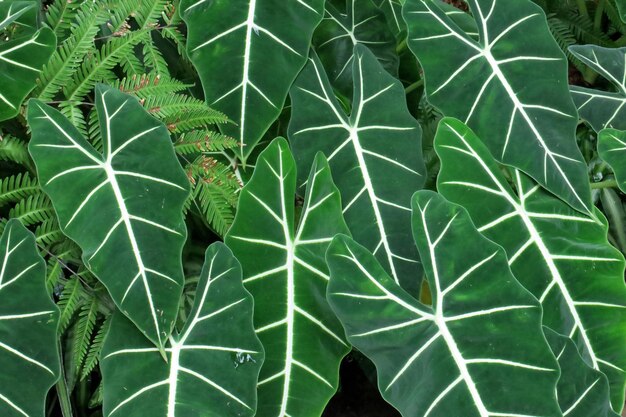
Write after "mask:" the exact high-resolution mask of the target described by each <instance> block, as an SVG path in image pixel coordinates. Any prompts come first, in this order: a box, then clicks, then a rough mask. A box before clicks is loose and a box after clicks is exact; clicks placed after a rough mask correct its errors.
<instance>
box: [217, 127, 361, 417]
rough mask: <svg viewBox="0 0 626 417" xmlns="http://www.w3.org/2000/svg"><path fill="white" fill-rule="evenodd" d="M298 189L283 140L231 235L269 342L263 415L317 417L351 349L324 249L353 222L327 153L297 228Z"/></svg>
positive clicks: (257, 177) (269, 155) (314, 173)
mask: <svg viewBox="0 0 626 417" xmlns="http://www.w3.org/2000/svg"><path fill="white" fill-rule="evenodd" d="M295 194H296V167H295V162H294V160H293V157H292V156H291V152H290V151H289V147H288V146H287V142H286V141H285V140H284V139H282V138H279V139H276V140H274V141H273V142H272V143H271V144H270V145H269V146H268V147H267V149H265V150H264V151H263V152H262V153H261V155H260V156H259V158H258V159H257V163H256V169H255V171H254V174H253V175H252V178H251V179H250V181H249V182H248V183H247V184H246V186H245V187H244V188H243V189H242V191H241V196H240V199H239V209H238V211H237V215H236V217H235V222H234V223H233V225H232V227H231V229H230V231H229V232H228V234H227V235H226V243H227V244H228V246H229V247H230V248H231V249H232V250H233V252H234V253H235V255H236V256H237V258H238V259H239V260H240V261H241V264H242V266H243V276H244V284H245V285H246V288H247V289H248V290H249V291H250V292H251V293H252V295H253V296H254V300H255V306H254V307H255V312H254V322H255V328H256V331H257V334H258V335H259V337H260V338H261V342H263V346H264V347H265V355H266V361H265V365H264V366H263V369H262V370H261V376H260V381H259V387H258V391H259V410H258V413H257V416H259V417H275V416H279V417H284V416H288V415H290V416H298V417H319V416H320V415H321V414H322V411H323V410H324V407H325V405H326V403H327V402H328V400H329V399H330V397H331V396H332V395H333V394H334V393H335V391H336V390H337V384H338V377H339V375H338V374H339V363H340V362H341V359H342V358H343V357H344V356H345V355H346V354H347V353H348V351H349V350H350V349H349V346H348V344H347V342H346V341H345V338H344V334H343V331H342V329H341V325H340V324H339V322H338V321H337V318H336V317H335V316H334V315H333V313H332V312H331V311H330V307H329V306H328V304H327V303H326V299H325V293H326V283H327V281H328V267H327V266H326V262H325V260H324V253H325V252H326V248H327V247H328V244H329V242H330V240H331V239H332V237H333V236H334V235H335V234H337V233H348V228H347V226H346V224H345V222H344V220H343V217H342V215H341V200H340V196H339V191H338V190H337V188H336V187H335V185H334V184H333V182H332V178H331V173H330V169H329V167H328V164H327V162H326V159H325V158H324V156H323V155H321V154H318V155H317V156H316V158H315V161H314V163H313V166H312V168H311V174H310V175H309V180H308V188H307V193H306V195H305V197H304V207H303V208H302V213H301V215H300V222H299V225H298V227H297V228H295V224H294V223H295V219H294V217H295V209H294V199H295Z"/></svg>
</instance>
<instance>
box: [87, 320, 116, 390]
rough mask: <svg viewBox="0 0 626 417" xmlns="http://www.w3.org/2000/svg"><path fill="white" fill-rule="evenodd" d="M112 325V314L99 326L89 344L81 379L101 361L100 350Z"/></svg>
mask: <svg viewBox="0 0 626 417" xmlns="http://www.w3.org/2000/svg"><path fill="white" fill-rule="evenodd" d="M110 326H111V316H108V317H107V318H106V319H104V322H103V323H102V324H101V325H100V327H99V328H98V332H97V333H96V336H95V337H94V338H93V342H91V344H90V346H89V351H88V353H87V357H86V358H85V364H84V366H83V370H82V372H81V376H80V379H85V378H87V376H89V374H90V373H91V371H93V369H94V368H95V367H96V366H97V365H98V363H99V361H100V352H101V351H102V345H103V342H104V338H105V337H106V335H107V333H108V332H109V327H110Z"/></svg>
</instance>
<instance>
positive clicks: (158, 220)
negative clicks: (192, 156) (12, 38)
mask: <svg viewBox="0 0 626 417" xmlns="http://www.w3.org/2000/svg"><path fill="white" fill-rule="evenodd" d="M95 100H96V109H97V111H98V120H99V121H100V129H101V131H102V136H103V145H104V153H103V154H100V153H99V152H97V151H96V150H95V149H94V148H93V146H92V145H91V144H90V143H89V142H88V141H87V140H86V139H85V138H84V137H83V136H82V135H81V134H80V133H79V131H78V130H77V129H76V127H74V126H73V125H72V124H71V123H70V122H69V121H68V120H67V119H66V118H65V117H64V116H63V115H62V114H61V113H59V112H58V111H56V110H54V109H53V108H51V107H49V106H47V105H45V104H43V103H42V102H40V101H38V100H32V101H31V102H30V103H29V108H28V122H29V125H30V127H31V128H32V131H33V137H32V140H31V141H30V144H29V150H30V153H31V155H32V156H33V159H34V161H35V164H36V165H37V172H38V175H39V180H40V183H41V186H42V188H43V190H44V191H45V192H46V193H47V194H48V195H49V196H50V198H51V200H52V203H53V205H54V208H55V210H56V213H57V215H58V217H59V222H60V226H61V229H62V230H63V232H64V233H65V234H67V235H68V236H69V237H70V238H72V239H73V240H75V241H76V243H78V244H79V245H80V247H81V248H82V250H83V261H84V263H85V265H86V266H87V267H88V268H89V269H91V271H92V272H93V273H94V274H95V275H96V276H97V277H98V278H99V279H100V280H101V281H102V282H103V283H104V285H105V286H106V287H107V288H108V290H109V292H110V293H111V296H112V297H113V300H114V301H115V303H116V304H117V306H118V307H119V308H120V310H121V311H122V312H123V313H124V314H126V315H127V316H128V317H129V318H130V319H131V320H132V321H133V322H134V323H135V324H136V325H137V327H139V329H140V330H141V331H142V332H143V333H144V334H145V335H146V337H148V339H150V340H151V341H152V342H153V343H154V344H156V345H157V346H160V347H162V346H164V344H165V341H166V340H167V337H168V336H169V334H170V332H171V329H172V326H173V323H174V320H175V318H176V314H177V311H178V299H179V296H178V295H180V293H181V292H182V283H183V276H182V265H181V252H182V246H183V244H184V242H185V239H186V229H185V224H184V222H183V216H182V207H183V203H184V202H185V200H186V198H187V195H188V193H189V190H188V188H189V181H188V180H187V177H186V175H185V173H184V172H183V170H182V168H181V167H180V164H179V162H178V160H177V159H176V156H175V154H174V149H173V146H172V143H171V140H170V137H169V134H168V132H167V129H166V128H165V126H164V125H163V124H161V123H160V122H159V121H157V120H156V119H154V118H153V117H152V116H150V115H149V114H148V113H147V112H146V111H145V110H144V109H143V108H142V106H141V104H140V103H139V102H138V101H137V99H135V98H134V97H131V96H128V95H125V94H123V93H121V92H120V91H119V90H115V89H113V88H109V87H104V86H99V87H97V89H96V97H95ZM68 190H71V192H68Z"/></svg>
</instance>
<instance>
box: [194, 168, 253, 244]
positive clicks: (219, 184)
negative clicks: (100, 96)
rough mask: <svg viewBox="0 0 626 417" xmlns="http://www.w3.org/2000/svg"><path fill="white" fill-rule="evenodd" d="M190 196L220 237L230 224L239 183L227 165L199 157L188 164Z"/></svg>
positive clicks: (232, 218)
mask: <svg viewBox="0 0 626 417" xmlns="http://www.w3.org/2000/svg"><path fill="white" fill-rule="evenodd" d="M188 176H189V177H190V178H192V184H193V185H194V187H193V193H192V195H193V198H194V199H195V200H196V201H197V203H198V205H199V207H200V209H201V211H202V214H203V215H204V217H205V219H206V221H207V222H208V223H209V225H210V226H211V228H212V229H213V230H215V232H216V233H218V234H219V235H221V236H223V235H224V234H225V233H226V232H227V231H228V229H229V228H230V226H231V225H232V223H233V220H234V218H235V207H236V205H237V199H238V192H239V190H240V187H241V184H240V183H239V181H238V180H237V178H236V177H235V175H234V173H233V171H232V169H231V168H230V167H229V166H226V165H224V164H222V163H221V162H219V161H217V160H215V159H214V158H211V157H206V156H201V157H199V158H198V159H197V160H196V161H194V163H193V164H190V165H189V166H188Z"/></svg>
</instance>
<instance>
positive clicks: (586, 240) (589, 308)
mask: <svg viewBox="0 0 626 417" xmlns="http://www.w3.org/2000/svg"><path fill="white" fill-rule="evenodd" d="M435 150H436V151H437V154H438V155H439V158H440V159H441V170H440V173H439V177H438V181H437V189H438V190H439V192H440V193H441V194H442V195H443V196H445V197H446V198H447V199H449V200H450V201H453V202H455V203H457V204H462V205H463V207H465V208H466V209H467V210H468V212H469V213H470V216H472V220H473V221H474V224H476V226H477V227H478V230H479V231H480V232H481V233H482V234H483V235H485V236H486V237H487V238H489V239H491V240H492V241H494V242H496V243H497V244H499V245H501V246H502V247H503V248H504V249H505V250H506V252H507V255H508V257H509V264H510V266H511V269H512V270H513V273H514V274H515V277H516V278H517V279H518V280H519V281H520V282H521V283H522V285H524V286H525V287H526V288H527V289H528V290H529V291H530V292H532V293H533V294H534V295H535V297H537V298H538V299H539V300H540V301H541V303H542V305H543V324H544V325H546V326H547V327H549V328H551V329H552V330H554V331H556V332H558V333H560V334H563V335H566V336H569V337H571V338H572V339H573V340H574V341H575V343H576V345H577V347H578V349H579V350H580V352H581V355H582V356H583V358H584V359H585V360H586V361H587V363H589V364H590V365H591V366H592V367H593V368H594V369H597V370H600V371H602V372H604V373H605V374H606V375H607V376H608V378H609V382H610V383H611V396H612V404H613V407H614V409H615V410H621V408H622V406H623V403H624V387H625V385H626V372H624V370H626V286H625V285H624V258H623V257H622V255H621V254H620V252H619V251H618V250H617V249H615V248H613V247H612V246H611V245H610V244H609V242H608V240H607V225H606V221H605V220H604V217H603V216H602V214H601V213H600V212H599V210H596V212H595V215H596V216H597V218H598V219H599V220H597V221H596V220H592V219H591V218H589V217H586V216H583V215H582V214H580V213H579V212H577V211H575V210H573V209H572V208H571V207H570V206H568V205H567V204H565V203H564V202H562V201H561V200H559V199H557V198H556V197H554V196H552V195H551V194H549V193H547V192H545V191H544V190H542V189H541V187H539V185H536V183H535V182H533V181H531V180H530V179H529V178H528V177H526V176H525V175H523V174H521V173H520V172H519V171H517V170H516V171H514V172H513V177H514V182H515V188H516V189H515V190H514V189H513V188H512V187H511V186H510V185H509V183H508V182H507V180H506V177H505V176H504V174H503V173H502V171H501V170H500V166H499V165H498V164H497V162H496V161H495V159H494V158H493V157H492V156H491V155H490V154H489V151H488V150H487V148H486V147H485V146H484V145H483V144H482V143H481V142H480V139H479V138H478V137H477V136H476V135H475V134H474V133H473V132H472V131H471V130H470V129H469V128H468V127H467V126H466V125H464V124H463V123H462V122H460V121H458V120H455V119H451V118H446V119H443V120H442V121H441V122H440V125H439V129H438V131H437V135H436V137H435Z"/></svg>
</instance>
